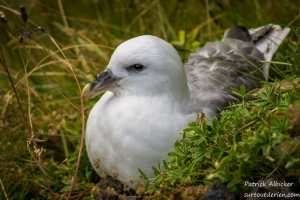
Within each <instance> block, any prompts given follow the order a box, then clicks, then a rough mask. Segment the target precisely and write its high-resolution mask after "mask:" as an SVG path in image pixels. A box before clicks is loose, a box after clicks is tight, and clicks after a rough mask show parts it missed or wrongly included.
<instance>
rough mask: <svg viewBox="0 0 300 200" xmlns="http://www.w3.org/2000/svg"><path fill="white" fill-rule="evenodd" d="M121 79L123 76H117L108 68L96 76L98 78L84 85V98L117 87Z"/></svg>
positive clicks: (92, 96)
mask: <svg viewBox="0 0 300 200" xmlns="http://www.w3.org/2000/svg"><path fill="white" fill-rule="evenodd" d="M120 80H122V78H119V77H117V76H115V75H114V74H113V73H112V71H111V70H110V69H106V70H104V71H103V72H102V73H101V74H98V75H97V76H96V80H94V81H93V82H91V83H89V84H87V85H86V86H84V88H83V90H82V97H83V99H91V98H94V97H95V96H96V95H98V94H100V93H102V92H105V91H107V90H109V89H112V88H114V87H116V86H117V83H118V82H119V81H120Z"/></svg>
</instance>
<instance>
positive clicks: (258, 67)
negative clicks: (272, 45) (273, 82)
mask: <svg viewBox="0 0 300 200" xmlns="http://www.w3.org/2000/svg"><path fill="white" fill-rule="evenodd" d="M273 30H274V28H273V26H272V25H267V26H265V27H262V28H260V29H258V30H257V31H254V32H251V33H252V34H250V33H249V32H248V30H247V29H246V28H244V27H241V26H237V27H234V28H232V29H230V30H228V31H227V32H226V33H225V36H224V39H223V41H220V42H208V43H206V45H205V46H204V47H202V48H198V49H197V51H196V52H195V53H193V54H191V55H190V57H189V59H188V61H187V63H186V64H185V69H186V73H187V79H188V84H189V87H190V92H191V98H192V99H191V102H190V109H191V111H196V112H204V113H205V114H206V117H207V118H208V120H210V119H211V118H212V117H214V116H219V112H220V111H219V109H223V108H224V107H226V106H228V105H229V102H232V103H240V102H241V100H240V99H239V98H238V97H237V96H235V95H234V94H233V93H232V92H231V88H236V89H238V88H239V87H240V85H242V84H243V85H245V87H246V89H247V91H250V90H253V89H255V88H259V87H261V81H262V80H264V73H263V69H262V64H261V62H260V61H261V60H264V59H265V54H266V52H261V51H260V50H259V49H258V48H257V47H256V46H255V44H259V45H260V46H263V47H265V49H267V48H266V46H268V45H269V44H268V42H270V41H271V40H267V39H266V38H268V34H269V32H271V31H273ZM269 37H270V36H269ZM284 37H285V36H284ZM261 39H262V40H263V41H260V40H261ZM278 45H279V44H278V43H277V44H276V46H278ZM276 49H277V48H276ZM274 52H275V51H274ZM274 52H272V55H273V54H274Z"/></svg>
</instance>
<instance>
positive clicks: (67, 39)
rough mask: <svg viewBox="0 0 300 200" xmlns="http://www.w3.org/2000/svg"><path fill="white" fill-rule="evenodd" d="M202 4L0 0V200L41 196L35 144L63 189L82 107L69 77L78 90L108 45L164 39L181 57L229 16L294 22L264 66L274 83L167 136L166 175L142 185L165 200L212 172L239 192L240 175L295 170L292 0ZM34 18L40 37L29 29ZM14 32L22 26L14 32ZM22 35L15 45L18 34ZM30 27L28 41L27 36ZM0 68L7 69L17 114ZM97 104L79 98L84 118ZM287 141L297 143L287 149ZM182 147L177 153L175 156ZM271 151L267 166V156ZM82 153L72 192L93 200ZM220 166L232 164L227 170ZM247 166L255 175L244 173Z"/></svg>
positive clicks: (243, 21) (295, 12) (250, 23)
mask: <svg viewBox="0 0 300 200" xmlns="http://www.w3.org/2000/svg"><path fill="white" fill-rule="evenodd" d="M207 2H208V4H207V3H206V1H196V0H190V1H179V0H172V1H158V0H157V1H138V0H129V1H97V2H96V1H86V2H80V3H74V1H70V0H67V1H60V0H58V1H39V0H37V1H29V2H25V4H24V1H21V0H15V1H13V2H11V1H0V11H1V12H3V13H4V14H5V17H6V19H7V25H8V27H9V28H7V27H6V23H4V21H3V18H1V19H2V21H1V23H0V28H1V37H0V46H1V51H2V53H3V54H2V55H1V56H0V58H1V59H0V60H1V67H0V97H2V98H1V99H2V101H1V103H0V110H1V121H0V132H1V133H0V152H1V154H0V178H1V182H2V184H1V188H0V199H5V198H6V195H7V196H8V198H9V199H38V198H40V199H48V198H50V193H49V191H48V189H47V186H46V184H45V181H44V178H43V173H42V171H41V169H40V168H39V165H38V164H37V163H38V161H37V160H38V155H39V151H41V150H42V152H41V154H40V156H41V158H42V164H43V169H44V170H45V174H46V177H47V180H48V181H49V184H50V185H51V189H52V190H53V192H54V196H55V197H56V198H58V199H65V198H66V197H67V195H68V191H69V189H70V182H71V179H72V177H73V176H74V172H75V167H76V161H77V156H78V153H79V146H80V137H81V131H82V118H81V113H80V111H79V110H83V109H82V107H81V102H80V91H79V89H78V85H77V83H76V80H75V78H74V75H75V76H76V77H77V79H78V82H79V86H80V88H82V87H83V86H84V85H85V84H86V83H88V82H90V81H92V80H93V78H94V76H95V75H96V74H98V73H99V72H101V71H102V70H103V69H104V68H105V67H106V65H107V63H108V61H109V58H110V55H111V54H112V52H113V50H114V48H115V47H117V45H119V44H120V43H121V42H123V41H125V40H127V39H129V38H132V37H135V36H138V35H142V34H152V35H156V36H159V37H161V38H163V39H165V40H167V41H169V42H171V43H172V44H174V45H176V48H177V49H178V51H179V53H180V55H181V56H182V59H183V60H186V59H187V57H188V55H189V54H190V52H192V51H194V50H195V48H196V47H197V46H202V45H204V43H205V42H206V41H212V40H219V39H221V38H222V33H223V32H224V31H225V29H227V28H229V27H231V26H233V25H236V24H239V25H244V26H246V27H258V26H262V25H265V24H268V23H275V24H279V25H281V26H287V25H288V26H289V27H291V29H292V30H291V33H290V34H289V36H288V39H286V41H285V42H284V44H283V45H282V46H281V47H280V49H279V50H278V53H277V54H276V55H275V57H274V60H275V61H277V62H278V63H279V64H278V63H276V62H274V63H273V64H272V66H271V68H272V70H271V74H270V75H271V78H272V79H271V80H274V81H272V82H271V83H266V84H265V87H264V88H265V91H262V92H260V93H257V99H255V100H254V101H249V102H248V101H246V102H244V104H243V105H240V106H231V107H230V108H229V110H228V111H225V112H223V113H222V118H221V120H220V121H217V120H214V121H212V123H211V124H206V123H205V121H201V119H198V121H196V122H194V123H191V125H190V126H189V127H188V128H187V129H186V130H184V133H185V134H184V136H185V137H184V139H183V140H182V141H179V142H178V143H176V144H175V149H174V152H173V153H170V160H169V161H168V162H165V163H164V165H165V167H166V169H168V170H167V171H166V173H167V175H168V179H169V180H170V181H169V182H164V181H165V179H164V177H162V176H161V174H160V173H159V174H158V176H157V178H156V179H155V181H154V182H153V183H152V184H150V181H149V187H148V193H151V192H152V191H160V194H161V195H162V196H164V197H169V196H170V195H173V194H172V193H171V192H170V191H171V189H172V188H173V187H176V184H178V183H181V184H182V185H183V186H186V187H191V186H195V185H199V184H203V183H205V184H208V183H211V182H212V181H213V180H215V179H219V180H221V181H222V182H223V183H225V184H226V185H227V186H228V187H230V188H231V189H233V190H235V191H236V192H237V193H242V192H243V191H245V188H242V187H240V185H241V183H242V181H243V180H246V179H251V180H252V179H253V180H256V179H258V178H261V177H266V176H268V175H273V174H277V173H288V174H291V176H292V175H295V174H298V175H299V171H297V170H295V169H296V168H297V167H298V169H299V153H297V152H299V151H296V150H297V148H299V146H297V144H298V143H297V141H299V131H298V130H299V126H298V125H297V123H299V118H298V117H299V109H300V108H299V98H300V97H299V92H298V91H299V83H298V84H291V83H292V82H293V81H295V80H299V61H300V57H299V49H298V47H299V38H300V37H299V34H300V28H299V27H300V19H299V14H300V9H299V3H297V2H296V3H295V2H294V1H291V0H286V1H272V0H267V1H258V0H257V1H221V0H217V1H207ZM21 5H24V6H25V8H26V10H27V13H28V16H29V18H28V22H27V23H26V24H25V23H24V22H23V21H22V18H21V17H20V13H19V12H20V9H19V8H20V6H21ZM39 26H42V27H43V28H44V29H45V30H46V32H47V34H46V33H43V32H42V31H40V30H38V29H37V28H38V27H39ZM21 29H24V30H25V31H26V33H24V31H23V32H22V31H21V32H20V30H21ZM21 34H22V35H23V36H24V39H23V43H20V42H18V40H19V36H20V35H21ZM28 35H29V36H30V37H32V39H29V38H28V37H25V36H28ZM62 52H63V54H62ZM64 55H65V57H64ZM68 63H70V65H71V66H72V68H73V69H74V73H72V72H71V68H70V66H69V64H68ZM280 63H289V64H291V65H282V64H280ZM3 66H4V67H5V66H6V67H7V68H8V70H9V74H10V76H11V78H12V81H13V83H14V86H15V88H16V93H17V95H18V98H19V101H20V105H21V107H22V110H23V113H24V116H25V119H26V122H25V120H24V118H23V117H22V112H21V109H20V107H19V105H18V102H17V98H16V96H15V94H14V91H13V89H12V86H11V83H10V81H9V78H8V75H7V72H6V71H5V70H4V67H3ZM279 86H281V87H279ZM235 92H239V91H235ZM240 92H241V95H243V94H242V91H240ZM96 101H97V98H95V99H93V100H90V101H85V102H84V113H85V116H87V114H88V113H89V111H90V109H91V108H92V106H93V105H94V103H95V102H96ZM78 109H79V110H78ZM245 116H246V117H245ZM228 121H230V123H229V122H228ZM26 123H27V124H29V125H30V124H31V127H32V131H33V135H34V138H36V139H39V140H40V141H39V142H37V147H36V148H35V147H34V144H33V142H32V141H31V143H28V142H27V141H28V138H30V137H31V133H30V131H29V130H30V128H29V129H28V128H27V127H28V125H26ZM248 124H249V125H248ZM233 130H235V132H233V133H236V134H235V135H233V134H232V131H233ZM220 133H222V134H223V135H227V134H229V135H228V136H227V137H224V138H221V139H224V140H225V139H226V140H225V141H222V140H220ZM274 133H275V134H276V137H275V136H274V137H273V134H274ZM207 136H209V137H207ZM271 136H272V137H271ZM206 138H208V139H206ZM203 140H207V141H206V143H202V141H203ZM200 144H201V145H202V146H201V145H200ZM250 144H251V145H250ZM199 145H200V146H199ZM249 145H250V147H249ZM292 145H295V149H288V150H286V148H287V147H289V146H292ZM200 147H201V148H202V149H210V150H209V151H205V152H206V153H205V154H204V155H202V154H197V148H200ZM181 149H184V151H183V152H181V153H180V152H179V151H181ZM221 152H222V154H221ZM250 152H253V153H250ZM191 153H192V154H191ZM193 154H196V157H193V156H191V155H193ZM238 155H240V156H238ZM179 158H180V159H179ZM268 159H269V160H270V159H271V160H272V159H275V160H276V162H269V163H268V164H264V163H265V162H263V161H266V160H268ZM297 159H298V160H297ZM87 160H88V158H87V155H86V153H85V147H84V148H83V154H82V156H81V165H80V168H79V173H78V177H77V182H76V185H75V188H74V192H73V193H72V198H73V199H80V198H83V197H84V196H86V197H85V198H87V199H92V197H93V196H92V192H91V188H92V184H91V183H90V182H91V172H90V171H88V167H87V165H86V162H87ZM179 160H181V161H179ZM247 160H252V162H253V163H254V164H255V165H253V166H256V167H259V168H258V169H257V170H256V169H255V170H254V171H253V170H252V171H251V169H249V167H251V165H249V166H248V165H246V166H245V163H246V164H248V163H247V162H248V161H247ZM256 161H257V162H256ZM179 162H180V163H179ZM195 163H196V164H195ZM199 163H201V165H199ZM216 163H219V164H218V165H219V167H216V165H217V164H216ZM232 163H234V164H232ZM199 166H201V168H199ZM253 166H252V167H253ZM245 167H246V168H245ZM228 168H230V169H234V170H232V171H229V172H228V173H226V172H225V169H228ZM274 169H276V170H275V171H274V172H273V170H274ZM234 171H237V172H236V173H234ZM244 171H250V172H253V173H246V174H244V175H241V172H244ZM158 172H159V171H157V173H158ZM211 177H212V178H211ZM229 179H230V180H233V181H229ZM202 180H203V181H202ZM298 181H299V180H298ZM171 183H172V184H171ZM162 184H163V185H167V186H168V189H165V188H166V187H167V186H166V187H163V189H162V187H160V186H161V185H162Z"/></svg>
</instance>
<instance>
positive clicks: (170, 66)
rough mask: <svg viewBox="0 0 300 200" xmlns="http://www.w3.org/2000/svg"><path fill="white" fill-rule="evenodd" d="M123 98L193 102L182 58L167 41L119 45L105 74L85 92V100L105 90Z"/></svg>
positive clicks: (150, 39) (137, 40)
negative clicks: (139, 97)
mask: <svg viewBox="0 0 300 200" xmlns="http://www.w3.org/2000/svg"><path fill="white" fill-rule="evenodd" d="M107 90H108V91H111V92H113V93H114V94H115V95H116V96H121V95H124V94H125V95H144V96H148V95H151V96H155V95H171V97H172V98H176V99H178V100H179V101H186V100H188V99H189V88H188V84H187V78H186V73H185V70H184V67H183V63H182V61H181V58H180V57H179V55H178V53H177V51H176V50H175V49H174V47H173V46H172V45H171V44H169V43H167V42H166V41H164V40H162V39H160V38H158V37H155V36H150V35H145V36H139V37H136V38H133V39H130V40H128V41H126V42H124V43H122V44H120V45H119V46H118V48H117V49H116V50H115V52H114V53H113V55H112V57H111V60H110V62H109V64H108V66H107V68H106V70H104V72H102V73H101V74H99V75H97V77H96V80H95V81H94V82H92V83H89V84H88V85H86V86H85V88H84V89H83V96H84V97H85V98H93V97H94V96H96V95H97V94H99V93H101V92H103V91H107Z"/></svg>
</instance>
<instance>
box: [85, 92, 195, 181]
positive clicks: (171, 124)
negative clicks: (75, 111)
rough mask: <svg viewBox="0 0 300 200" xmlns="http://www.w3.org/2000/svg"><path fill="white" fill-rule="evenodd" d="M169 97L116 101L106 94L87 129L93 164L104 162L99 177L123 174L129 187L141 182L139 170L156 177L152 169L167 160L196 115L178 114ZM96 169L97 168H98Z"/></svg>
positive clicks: (91, 117) (92, 115)
mask: <svg viewBox="0 0 300 200" xmlns="http://www.w3.org/2000/svg"><path fill="white" fill-rule="evenodd" d="M168 98H169V97H167V96H160V97H158V96H156V97H150V96H147V97H138V96H127V97H125V96H123V97H116V96H114V94H113V93H111V92H106V93H105V94H104V95H103V96H102V97H101V99H100V100H99V101H98V102H97V104H96V105H95V106H94V107H93V109H92V111H91V113H90V115H89V119H88V122H87V128H86V146H87V153H88V156H89V159H90V161H91V162H92V164H93V161H95V160H98V159H99V160H100V168H96V171H97V173H98V174H101V173H102V172H104V173H106V174H108V175H112V174H113V173H114V172H117V173H118V174H119V177H118V178H119V179H120V180H121V181H122V182H123V183H125V184H127V185H130V184H129V180H130V178H132V180H134V181H140V178H139V177H138V175H139V172H138V168H140V169H142V170H143V171H144V172H145V173H146V175H147V176H148V177H153V176H154V173H153V170H152V169H151V167H152V166H157V162H158V160H160V161H162V160H163V159H167V153H168V152H169V151H171V150H172V148H173V144H174V142H175V141H176V139H179V138H180V135H179V132H180V131H181V130H182V129H183V128H185V127H186V126H187V124H188V122H190V121H192V120H193V119H195V115H194V114H190V115H186V114H183V113H182V112H178V111H177V110H175V106H174V105H172V100H170V99H168ZM94 168H95V166H94Z"/></svg>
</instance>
